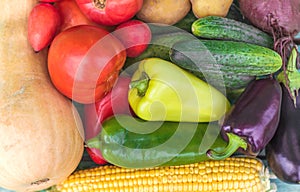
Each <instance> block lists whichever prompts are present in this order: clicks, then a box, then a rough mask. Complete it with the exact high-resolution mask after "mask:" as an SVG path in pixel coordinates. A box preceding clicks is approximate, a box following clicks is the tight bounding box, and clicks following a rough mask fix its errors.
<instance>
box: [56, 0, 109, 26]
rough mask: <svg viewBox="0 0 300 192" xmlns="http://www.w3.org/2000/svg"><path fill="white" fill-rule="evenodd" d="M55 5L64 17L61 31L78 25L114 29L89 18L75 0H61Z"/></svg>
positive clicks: (62, 17)
mask: <svg viewBox="0 0 300 192" xmlns="http://www.w3.org/2000/svg"><path fill="white" fill-rule="evenodd" d="M55 7H56V8H57V9H58V12H59V14H60V16H61V19H62V25H61V27H60V31H64V30H66V29H68V28H70V27H73V26H76V25H95V26H98V27H101V28H103V29H106V30H109V31H112V29H111V27H107V26H101V25H99V24H97V23H95V22H93V21H91V20H90V19H88V18H87V17H86V16H85V15H84V14H83V13H82V11H81V10H80V9H79V7H78V5H77V3H76V2H75V0H61V1H59V2H56V3H55Z"/></svg>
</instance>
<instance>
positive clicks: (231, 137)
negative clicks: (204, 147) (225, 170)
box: [206, 133, 248, 160]
mask: <svg viewBox="0 0 300 192" xmlns="http://www.w3.org/2000/svg"><path fill="white" fill-rule="evenodd" d="M226 134H227V137H228V145H227V146H226V147H225V148H224V149H223V150H221V151H216V150H213V149H209V150H208V151H207V153H206V154H207V156H208V157H209V158H211V159H213V160H222V159H225V158H227V157H229V156H231V155H232V154H233V153H234V152H236V151H237V150H238V148H242V149H244V150H246V149H247V146H248V144H247V142H246V141H245V140H244V139H242V138H241V137H239V136H238V135H235V134H233V133H226Z"/></svg>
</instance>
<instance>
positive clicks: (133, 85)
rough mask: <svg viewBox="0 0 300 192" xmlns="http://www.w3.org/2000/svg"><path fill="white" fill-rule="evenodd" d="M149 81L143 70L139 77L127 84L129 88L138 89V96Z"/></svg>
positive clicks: (145, 89)
mask: <svg viewBox="0 0 300 192" xmlns="http://www.w3.org/2000/svg"><path fill="white" fill-rule="evenodd" d="M149 81H150V79H149V77H148V75H147V74H146V73H145V72H143V73H142V75H141V78H140V79H138V80H135V81H131V82H130V84H129V86H130V88H131V89H133V88H136V89H137V91H138V95H139V96H140V97H143V96H144V95H145V94H146V91H147V89H148V86H149Z"/></svg>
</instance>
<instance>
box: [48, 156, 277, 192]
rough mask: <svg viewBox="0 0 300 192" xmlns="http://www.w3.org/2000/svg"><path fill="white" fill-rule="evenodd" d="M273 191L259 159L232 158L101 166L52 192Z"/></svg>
mask: <svg viewBox="0 0 300 192" xmlns="http://www.w3.org/2000/svg"><path fill="white" fill-rule="evenodd" d="M270 189H271V185H270V180H269V178H268V177H267V175H266V172H265V167H264V164H263V163H262V162H261V161H260V160H259V159H257V158H250V157H230V158H227V159H224V160H219V161H214V160H211V161H204V162H200V163H195V164H188V165H180V166H169V167H154V168H146V169H128V168H121V167H117V166H114V165H105V166H99V167H96V168H91V169H85V170H79V171H77V172H74V173H73V174H72V175H70V176H69V177H68V179H66V180H65V181H64V182H62V183H60V184H58V185H56V186H55V188H54V189H52V191H61V192H75V191H76V192H77V191H90V192H93V191H101V192H117V191H118V192H123V191H124V192H125V191H132V192H135V191H136V192H143V191H149V192H150V191H153V192H154V191H157V192H166V191H172V192H173V191H181V192H188V191H203V192H205V191H209V192H214V191H222V192H227V191H228V192H235V191H240V192H244V191H245V192H246V191H249V192H250V191H253V192H261V191H271V190H270ZM272 191H274V190H272Z"/></svg>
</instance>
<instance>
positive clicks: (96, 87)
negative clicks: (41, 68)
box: [48, 25, 126, 104]
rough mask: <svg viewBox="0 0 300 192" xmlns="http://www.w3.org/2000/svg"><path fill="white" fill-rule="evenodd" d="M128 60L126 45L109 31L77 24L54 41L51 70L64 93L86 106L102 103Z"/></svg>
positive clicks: (50, 59)
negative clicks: (101, 100) (100, 101)
mask: <svg viewBox="0 0 300 192" xmlns="http://www.w3.org/2000/svg"><path fill="white" fill-rule="evenodd" d="M125 60H126V50H125V48H124V46H123V44H122V43H121V42H120V41H119V40H118V39H117V38H116V37H114V36H113V35H111V34H110V33H109V32H108V31H106V30H104V29H101V28H98V27H95V26H90V25H78V26H74V27H71V28H69V29H67V30H65V31H63V32H61V33H59V34H58V35H57V36H56V37H55V38H54V39H53V41H52V43H51V46H50V48H49V52H48V70H49V75H50V78H51V80H52V83H53V84H54V86H55V87H56V88H57V89H58V90H59V91H60V92H61V93H62V94H64V95H65V96H67V97H69V98H70V99H72V100H74V101H76V102H78V103H82V104H87V103H94V102H97V101H99V100H100V99H102V98H103V97H104V96H105V95H106V94H107V93H108V92H109V91H110V90H111V89H112V87H113V85H114V84H115V82H116V80H117V78H118V75H119V72H120V70H121V68H122V67H123V65H124V63H125Z"/></svg>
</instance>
